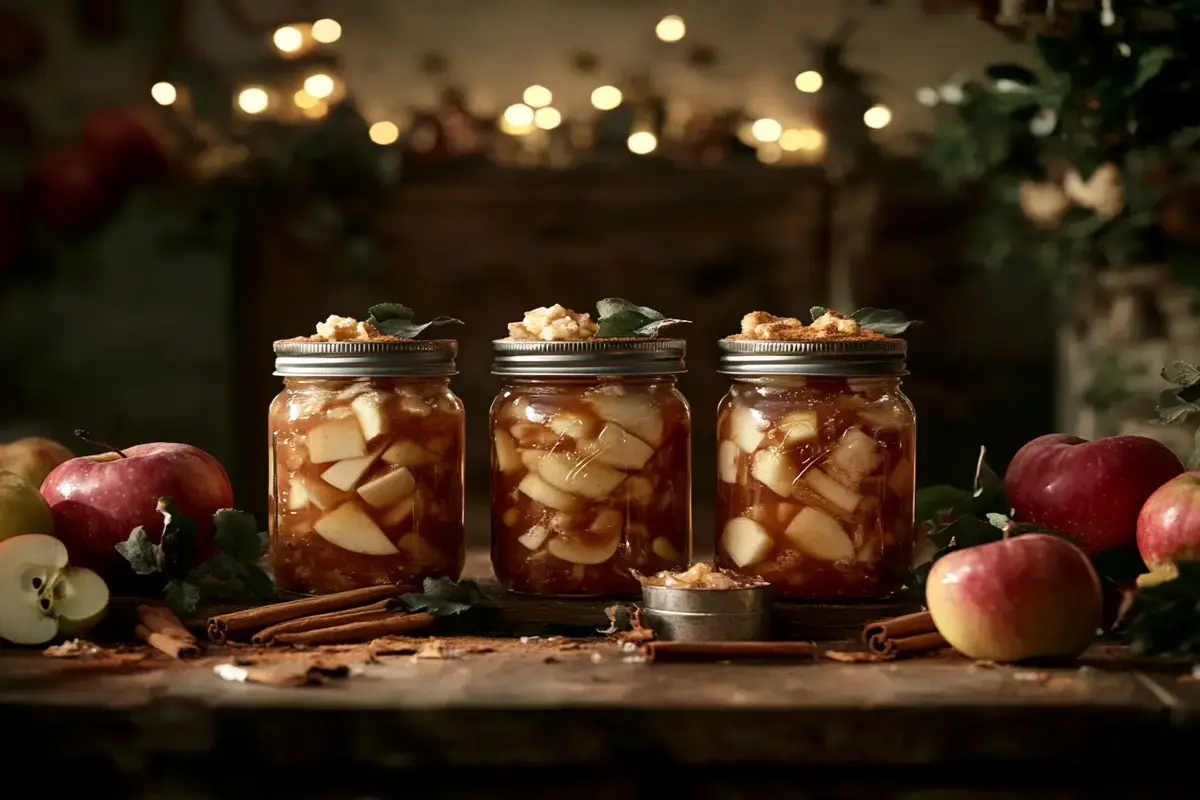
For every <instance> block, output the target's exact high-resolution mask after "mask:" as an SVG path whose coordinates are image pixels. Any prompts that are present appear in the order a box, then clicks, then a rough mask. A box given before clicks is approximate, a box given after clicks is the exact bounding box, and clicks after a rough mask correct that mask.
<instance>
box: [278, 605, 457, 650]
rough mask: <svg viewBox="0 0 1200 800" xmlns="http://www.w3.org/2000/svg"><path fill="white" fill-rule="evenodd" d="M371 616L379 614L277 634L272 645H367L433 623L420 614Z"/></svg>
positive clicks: (386, 612) (387, 613)
mask: <svg viewBox="0 0 1200 800" xmlns="http://www.w3.org/2000/svg"><path fill="white" fill-rule="evenodd" d="M374 613H376V614H380V615H381V616H380V618H378V619H372V620H365V621H360V622H350V623H347V624H345V625H335V626H334V627H332V628H321V629H319V630H313V631H301V632H297V633H280V634H278V635H276V636H275V641H277V642H280V643H281V644H352V643H354V642H367V641H370V640H371V639H377V638H379V637H380V636H390V635H394V634H400V633H411V632H412V631H419V630H422V629H424V628H428V627H429V626H430V625H432V624H433V621H434V616H433V615H432V614H428V613H426V612H424V611H422V612H420V613H417V614H399V613H396V612H393V611H383V612H374Z"/></svg>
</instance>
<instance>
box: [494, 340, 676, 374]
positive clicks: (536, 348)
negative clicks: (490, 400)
mask: <svg viewBox="0 0 1200 800" xmlns="http://www.w3.org/2000/svg"><path fill="white" fill-rule="evenodd" d="M492 347H493V360H492V374H493V375H501V376H520V375H529V376H534V375H561V376H572V375H574V376H588V375H676V374H680V373H682V372H685V371H686V367H685V357H686V355H687V342H686V341H685V340H683V339H641V338H624V339H583V340H579V341H561V342H543V341H530V340H521V339H518V340H514V339H496V340H494V341H493V342H492Z"/></svg>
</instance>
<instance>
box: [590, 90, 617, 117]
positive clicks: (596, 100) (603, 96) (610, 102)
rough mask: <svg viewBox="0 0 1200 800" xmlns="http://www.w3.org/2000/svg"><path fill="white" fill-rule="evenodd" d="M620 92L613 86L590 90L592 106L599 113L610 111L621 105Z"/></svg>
mask: <svg viewBox="0 0 1200 800" xmlns="http://www.w3.org/2000/svg"><path fill="white" fill-rule="evenodd" d="M622 99H623V97H622V95H621V90H620V89H618V88H617V87H615V86H597V87H596V88H595V89H593V90H592V105H593V106H595V107H596V108H598V109H600V110H601V111H611V110H612V109H614V108H616V107H617V106H619V105H621V100H622Z"/></svg>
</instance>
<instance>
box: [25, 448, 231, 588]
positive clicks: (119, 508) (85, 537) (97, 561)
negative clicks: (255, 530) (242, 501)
mask: <svg viewBox="0 0 1200 800" xmlns="http://www.w3.org/2000/svg"><path fill="white" fill-rule="evenodd" d="M121 452H122V453H124V454H125V456H126V457H125V458H122V457H121V456H119V455H117V454H116V453H102V454H100V455H98V456H83V457H80V458H73V459H71V460H70V461H67V462H65V463H63V464H60V465H59V466H58V467H56V468H55V469H54V470H53V471H52V472H51V473H50V474H49V475H47V476H46V480H45V481H44V482H43V483H42V497H44V498H45V499H46V502H47V503H49V504H50V512H51V514H52V515H53V517H54V526H55V532H56V535H57V536H58V538H60V539H62V541H63V543H64V544H66V545H67V548H68V550H69V551H70V553H71V561H72V563H74V564H76V565H77V566H81V567H88V568H90V569H93V570H95V571H96V572H98V573H100V575H101V576H103V577H104V578H105V580H107V581H108V582H109V585H110V586H112V587H114V588H116V587H118V586H120V587H124V586H127V585H129V583H130V582H131V581H133V579H134V576H133V573H132V571H131V570H130V569H129V565H128V564H127V563H126V562H125V560H124V559H123V558H122V557H121V555H120V554H119V553H117V551H116V549H115V548H116V545H117V544H118V543H119V542H123V541H125V539H126V538H128V536H129V533H130V531H132V530H133V529H134V528H135V527H137V526H139V525H141V526H143V527H144V528H145V529H146V532H147V533H149V534H150V536H151V538H152V539H153V540H154V541H158V540H159V538H160V537H161V536H162V528H163V518H162V515H161V514H159V513H158V510H157V508H158V501H159V499H160V498H162V497H169V498H171V499H172V500H173V501H174V502H175V504H176V506H177V507H178V508H179V511H180V513H182V514H184V515H186V516H188V517H190V518H191V519H193V520H195V521H196V548H197V556H198V558H199V559H200V560H203V559H204V558H206V557H207V556H209V555H211V554H212V548H213V544H212V533H213V526H212V516H213V514H215V513H216V512H217V511H219V510H220V509H222V508H232V507H233V488H232V486H231V485H230V483H229V476H228V475H226V473H225V469H224V468H223V467H222V466H221V464H220V462H218V461H217V460H216V459H215V458H213V457H212V456H211V455H209V454H208V453H206V452H204V451H203V450H201V449H199V448H197V447H193V446H191V445H187V444H176V443H168V442H156V443H153V444H139V445H134V446H133V447H128V448H125V449H124V450H122V451H121Z"/></svg>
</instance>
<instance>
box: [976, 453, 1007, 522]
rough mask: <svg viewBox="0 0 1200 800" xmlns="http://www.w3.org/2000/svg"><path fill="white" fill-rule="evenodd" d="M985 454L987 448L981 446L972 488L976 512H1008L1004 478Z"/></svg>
mask: <svg viewBox="0 0 1200 800" xmlns="http://www.w3.org/2000/svg"><path fill="white" fill-rule="evenodd" d="M985 456H987V448H986V447H980V448H979V460H978V461H977V462H976V463H975V482H974V483H973V484H972V489H971V497H973V498H974V499H975V513H976V514H986V513H988V512H995V513H1007V512H1008V510H1009V505H1008V497H1007V495H1006V494H1005V493H1004V479H1003V478H1001V477H1000V476H999V475H997V474H996V472H995V470H993V469H992V468H991V467H990V466H988V463H987V460H986V459H985Z"/></svg>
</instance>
